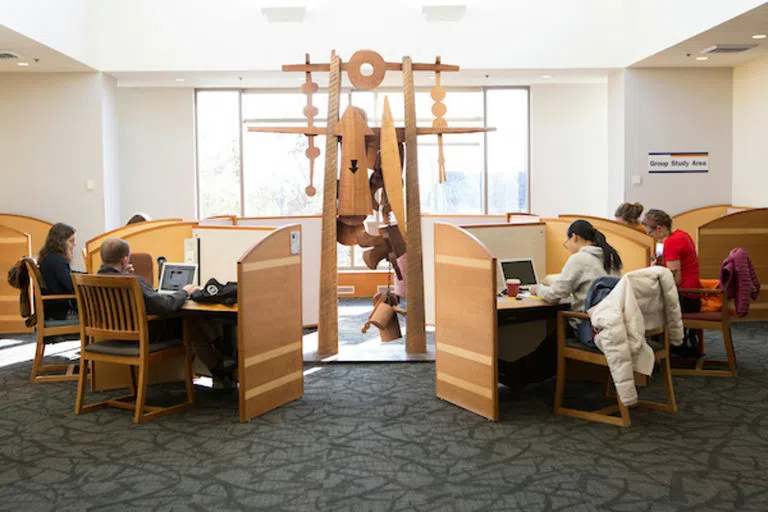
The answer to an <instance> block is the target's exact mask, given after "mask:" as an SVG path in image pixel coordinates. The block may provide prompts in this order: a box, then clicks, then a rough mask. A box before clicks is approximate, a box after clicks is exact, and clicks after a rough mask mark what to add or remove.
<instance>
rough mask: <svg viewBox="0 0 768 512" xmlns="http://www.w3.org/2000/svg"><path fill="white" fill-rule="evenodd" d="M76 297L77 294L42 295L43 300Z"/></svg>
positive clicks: (73, 298)
mask: <svg viewBox="0 0 768 512" xmlns="http://www.w3.org/2000/svg"><path fill="white" fill-rule="evenodd" d="M62 299H72V300H75V299H77V295H75V294H72V295H43V300H62Z"/></svg>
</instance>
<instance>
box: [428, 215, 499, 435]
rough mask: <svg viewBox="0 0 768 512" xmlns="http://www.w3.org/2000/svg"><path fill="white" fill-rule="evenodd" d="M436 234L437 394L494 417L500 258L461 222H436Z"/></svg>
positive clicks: (495, 417) (497, 409)
mask: <svg viewBox="0 0 768 512" xmlns="http://www.w3.org/2000/svg"><path fill="white" fill-rule="evenodd" d="M434 237H435V238H434V239H435V290H436V297H435V319H436V324H437V328H436V331H435V373H436V393H437V396H438V397H439V398H442V399H443V400H446V401H448V402H451V403H453V404H456V405H458V406H459V407H463V408H465V409H468V410H470V411H472V412H475V413H477V414H480V415H481V416H485V417H486V418H489V419H491V420H494V421H496V420H498V419H499V407H498V368H497V363H496V359H497V351H498V348H497V342H496V340H497V321H496V266H497V264H496V258H494V257H493V254H491V252H490V251H489V250H488V248H486V247H485V246H484V245H483V244H482V243H481V242H480V241H479V240H478V239H477V238H475V237H474V236H472V235H471V234H470V233H468V232H467V231H465V230H463V229H461V228H459V227H456V226H452V225H450V224H444V223H436V224H435V231H434Z"/></svg>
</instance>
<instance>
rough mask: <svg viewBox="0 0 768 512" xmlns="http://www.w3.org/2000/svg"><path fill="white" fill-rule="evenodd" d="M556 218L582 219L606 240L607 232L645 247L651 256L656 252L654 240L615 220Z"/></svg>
mask: <svg viewBox="0 0 768 512" xmlns="http://www.w3.org/2000/svg"><path fill="white" fill-rule="evenodd" d="M557 218H558V219H564V220H568V221H571V222H573V221H575V220H578V219H584V220H586V221H587V222H589V223H590V224H592V225H593V226H594V227H595V228H597V229H598V230H600V231H602V232H603V234H604V235H605V236H606V238H608V233H609V232H611V233H615V234H617V235H621V236H623V237H624V238H628V239H630V240H634V241H635V242H637V243H639V244H640V245H645V246H647V247H648V249H650V251H651V254H655V252H656V240H654V239H653V238H652V237H650V236H648V235H646V234H645V233H641V232H640V231H639V230H637V229H635V228H633V227H632V226H628V225H626V224H622V223H621V222H616V221H615V220H610V219H604V218H602V217H591V216H589V215H570V214H568V215H558V216H557ZM609 243H610V242H609Z"/></svg>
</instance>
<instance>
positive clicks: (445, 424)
mask: <svg viewBox="0 0 768 512" xmlns="http://www.w3.org/2000/svg"><path fill="white" fill-rule="evenodd" d="M734 331H735V332H734V334H735V339H736V349H737V352H738V357H739V362H740V365H741V366H740V374H739V377H738V378H735V379H707V378H693V377H689V378H675V391H676V395H677V399H678V404H679V406H680V413H679V414H677V415H673V414H666V413H661V412H654V411H647V410H633V411H632V419H633V426H632V427H630V428H628V429H621V428H618V427H611V426H606V425H598V424H593V423H587V422H584V421H580V420H575V419H571V418H564V417H556V416H554V415H553V414H552V397H553V392H554V385H553V383H552V382H551V381H549V382H545V383H542V384H540V385H536V386H530V387H527V388H524V389H520V390H515V391H512V390H509V389H507V388H503V387H502V388H501V393H500V395H501V416H502V421H500V422H498V423H493V422H489V421H486V420H484V419H482V418H480V417H478V416H476V415H474V414H471V413H469V412H466V411H464V410H462V409H459V408H458V407H455V406H453V405H450V404H448V403H445V402H443V401H441V400H438V399H436V398H435V396H434V365H432V364H416V365H403V364H370V365H324V366H320V367H312V368H310V367H309V366H308V367H306V369H308V370H312V372H311V373H309V372H308V374H307V376H306V377H305V395H304V397H303V398H302V399H301V400H298V401H295V402H293V403H291V404H288V405H286V406H283V407H281V408H279V409H277V410H275V411H272V412H270V413H268V414H265V415H264V416H262V417H260V418H256V419H254V420H252V421H250V422H248V423H245V424H240V423H238V422H237V415H236V398H235V395H233V394H220V393H217V392H214V391H211V390H209V389H198V391H197V400H198V405H197V407H195V408H194V409H190V410H188V411H185V412H183V413H180V414H175V415H170V416H167V417H163V418H158V419H157V420H154V421H151V422H149V423H147V424H144V425H134V424H132V422H131V417H130V413H128V412H127V411H123V410H100V411H96V412H93V413H90V414H86V415H83V416H77V417H76V416H75V415H74V414H73V412H72V410H73V406H74V396H75V387H76V386H75V383H59V384H30V383H29V380H28V379H29V370H30V366H31V364H30V363H29V361H22V362H16V363H10V364H8V363H7V360H6V359H4V357H3V355H4V353H5V352H6V351H7V350H12V348H11V345H12V343H7V342H6V343H5V345H3V344H0V365H2V366H0V510H14V511H15V510H246V509H247V510H256V509H259V510H328V511H331V510H332V511H347V510H348V511H366V510H388V511H399V510H423V511H431V510H456V511H486V510H498V511H507V510H525V511H539V510H542V511H554V510H577V511H578V510H585V511H591V510H615V511H636V510H653V511H666V510H690V511H702V510H704V511H706V510H713V511H714V510H718V511H719V510H755V511H764V510H768V484H766V477H767V476H768V472H766V469H765V464H766V462H765V461H766V460H768V373H767V372H766V370H767V369H768V368H767V366H768V344H767V343H766V341H768V340H766V334H767V333H768V325H756V324H752V325H739V326H736V327H735V329H734ZM22 341H23V340H22ZM26 341H27V342H28V341H29V340H28V338H27V340H26ZM709 347H710V349H709V350H710V352H711V353H713V354H714V355H716V354H717V353H718V352H720V351H719V350H717V349H715V347H716V344H715V343H711V344H710V345H709ZM315 368H319V369H315ZM154 391H155V392H159V391H170V392H178V391H179V390H178V389H166V390H154ZM660 391H661V386H660V383H659V379H658V378H656V379H654V383H653V385H652V386H651V388H650V389H647V390H643V391H642V392H641V393H642V394H648V393H650V394H651V395H653V394H659V393H660ZM153 394H154V393H153ZM568 395H569V400H570V401H571V403H573V402H574V401H576V402H580V403H581V404H580V405H584V404H587V403H589V404H591V405H593V406H597V405H599V399H598V395H599V390H598V389H596V387H594V386H591V385H588V384H580V383H575V384H573V385H569V387H568Z"/></svg>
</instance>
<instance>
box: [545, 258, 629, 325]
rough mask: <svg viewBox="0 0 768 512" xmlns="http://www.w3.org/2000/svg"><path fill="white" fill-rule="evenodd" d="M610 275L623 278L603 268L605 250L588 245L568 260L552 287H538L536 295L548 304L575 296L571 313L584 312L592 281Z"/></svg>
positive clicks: (618, 273) (617, 273) (619, 273)
mask: <svg viewBox="0 0 768 512" xmlns="http://www.w3.org/2000/svg"><path fill="white" fill-rule="evenodd" d="M608 275H611V276H616V277H621V272H616V271H615V272H612V273H610V274H609V273H608V272H606V271H605V268H603V250H602V249H601V248H600V247H596V246H594V245H588V246H586V247H582V248H581V249H579V252H577V253H575V254H572V255H571V257H570V258H568V261H566V262H565V266H563V270H562V271H561V272H560V274H559V275H558V276H557V277H556V278H555V280H554V281H552V284H551V285H550V286H544V285H539V286H537V287H536V295H538V296H539V297H541V298H542V299H544V300H546V301H547V302H557V301H559V300H560V299H567V298H568V297H571V296H573V299H572V301H571V311H579V312H584V302H585V301H586V299H587V292H588V291H589V286H590V285H591V284H592V281H594V280H595V279H597V278H598V277H602V276H608ZM572 323H577V322H572Z"/></svg>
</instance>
